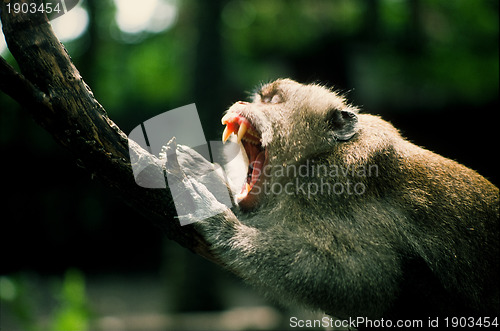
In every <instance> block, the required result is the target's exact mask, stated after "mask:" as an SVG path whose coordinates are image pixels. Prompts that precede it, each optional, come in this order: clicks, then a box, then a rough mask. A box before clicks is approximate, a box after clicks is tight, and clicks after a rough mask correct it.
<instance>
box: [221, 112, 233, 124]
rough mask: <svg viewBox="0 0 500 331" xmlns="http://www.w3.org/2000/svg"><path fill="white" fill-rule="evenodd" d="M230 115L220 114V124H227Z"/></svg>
mask: <svg viewBox="0 0 500 331" xmlns="http://www.w3.org/2000/svg"><path fill="white" fill-rule="evenodd" d="M232 117H233V115H231V114H226V115H224V116H222V118H221V120H220V121H221V122H222V124H227V123H228V122H229V119H230V118H232Z"/></svg>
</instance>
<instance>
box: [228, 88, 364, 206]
mask: <svg viewBox="0 0 500 331" xmlns="http://www.w3.org/2000/svg"><path fill="white" fill-rule="evenodd" d="M356 113H357V109H356V108H354V107H351V106H349V105H347V104H346V103H345V99H344V98H342V97H340V96H339V95H337V94H336V93H334V92H332V91H331V90H329V89H327V88H325V87H323V86H320V85H302V84H300V83H297V82H295V81H293V80H290V79H279V80H276V81H274V82H272V83H269V84H266V85H264V86H262V87H261V88H260V89H259V90H258V91H257V92H256V93H255V94H254V95H253V99H252V102H244V101H239V102H237V103H235V104H234V105H232V106H231V107H230V108H229V110H228V111H227V113H226V114H225V115H224V117H223V118H222V124H224V125H226V128H225V130H224V133H223V135H222V140H223V141H226V140H227V139H228V137H229V136H230V135H231V134H232V133H234V134H235V135H236V136H237V142H238V143H240V144H241V145H242V147H243V148H244V150H245V153H246V156H247V159H248V170H247V179H246V182H245V183H244V185H243V188H242V192H241V193H240V194H239V195H238V196H237V200H238V204H239V206H240V207H241V208H242V209H245V210H248V209H253V208H255V207H257V206H258V205H259V203H260V202H261V200H262V198H263V196H264V194H263V193H264V190H263V189H262V185H263V183H264V181H268V182H272V181H273V171H270V170H268V169H276V168H277V167H287V166H290V165H300V164H301V163H303V162H306V160H307V159H310V158H314V157H315V156H317V155H319V154H322V153H326V152H328V151H331V150H333V149H334V148H335V146H336V145H337V144H339V143H341V142H343V141H348V140H350V139H351V138H352V137H353V136H354V135H355V134H356V132H357V131H358V129H359V126H358V118H357V115H356Z"/></svg>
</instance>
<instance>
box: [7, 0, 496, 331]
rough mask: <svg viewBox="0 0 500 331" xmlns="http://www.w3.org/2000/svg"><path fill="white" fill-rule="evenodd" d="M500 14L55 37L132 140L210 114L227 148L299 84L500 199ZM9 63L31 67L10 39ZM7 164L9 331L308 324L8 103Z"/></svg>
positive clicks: (167, 8)
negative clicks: (370, 119)
mask: <svg viewBox="0 0 500 331" xmlns="http://www.w3.org/2000/svg"><path fill="white" fill-rule="evenodd" d="M498 6H499V3H498V0H453V1H447V0H332V1H323V0H296V1H286V0H255V1H243V0H227V1H226V0H225V1H222V0H211V1H203V0H198V1H196V0H178V1H175V0H147V1H146V0H144V1H128V0H114V1H112V0H84V1H80V3H79V4H78V6H77V7H76V8H74V9H72V10H71V11H70V12H68V14H66V15H64V16H62V17H60V18H58V19H56V20H54V21H52V24H53V27H54V30H55V31H56V34H57V35H58V36H59V38H60V39H61V40H62V41H63V43H64V45H65V46H66V48H67V49H68V51H69V53H70V54H71V56H72V59H73V61H74V63H75V64H76V66H77V67H78V69H79V70H80V73H81V75H82V76H83V78H84V80H85V81H86V82H87V83H88V84H89V85H90V87H91V88H92V90H93V92H94V95H95V96H96V98H97V99H98V100H99V102H100V103H101V104H102V105H103V106H104V107H105V108H106V110H107V112H108V114H109V116H110V117H111V118H112V119H113V120H114V121H115V122H116V123H117V124H118V125H119V126H120V127H121V128H122V129H123V130H124V131H125V132H126V133H129V132H130V131H131V130H132V129H133V128H134V127H135V126H137V125H138V124H139V123H141V122H143V121H144V120H146V119H149V118H150V117H153V116H155V115H158V114H160V113H163V112H165V111H167V110H170V109H174V108H177V107H180V106H183V105H186V104H190V103H193V102H194V103H196V105H197V109H198V111H199V114H200V118H201V120H202V125H203V128H204V133H205V136H206V138H207V141H209V140H218V139H220V134H221V132H222V129H223V128H222V126H221V125H220V117H221V114H222V113H223V111H224V110H225V109H226V108H227V107H228V106H230V105H231V104H232V103H233V102H235V101H237V100H245V99H247V98H248V95H249V93H250V92H252V91H253V89H254V88H255V87H256V86H258V85H259V84H261V83H265V82H268V81H271V80H273V79H276V78H279V77H290V78H293V79H295V80H298V81H300V82H304V83H309V82H320V83H324V84H327V85H329V86H334V87H335V88H336V89H337V90H338V91H340V92H342V93H344V94H345V95H346V96H347V98H348V99H349V100H350V101H351V102H352V103H354V104H356V105H359V106H361V108H362V109H363V112H367V113H371V114H378V115H381V116H382V117H383V118H385V119H387V120H390V121H391V122H392V123H393V124H394V125H395V126H396V127H398V128H399V129H401V131H402V133H403V134H404V135H405V136H406V137H408V138H409V139H410V140H411V141H413V142H415V143H417V144H419V145H422V146H425V147H426V148H428V149H431V150H433V151H436V152H438V153H440V154H442V155H444V156H447V157H450V158H452V159H455V160H457V161H459V162H461V163H464V164H465V165H467V166H469V167H471V168H473V169H475V170H478V171H479V172H480V173H481V174H482V175H484V176H486V177H487V178H489V179H490V180H491V181H492V182H493V183H495V184H497V185H498V179H499V177H498V172H497V169H498V166H497V165H496V161H495V154H496V153H495V152H496V149H497V148H496V147H497V146H496V145H497V140H496V139H497V132H498V121H497V120H498V106H499V104H498V92H499V90H498V88H499V86H498V78H499V70H498V63H499V62H498V60H499V58H498V29H499V22H498V9H499V8H498ZM0 52H1V54H2V56H3V57H4V58H6V59H7V60H8V61H9V62H11V63H13V64H14V63H15V62H14V60H13V59H12V57H11V56H10V54H9V52H8V50H7V49H6V48H5V42H4V40H3V36H2V37H1V38H0ZM0 146H1V149H2V162H1V171H2V174H3V179H2V188H3V191H4V194H3V196H2V213H3V215H2V222H1V231H0V249H1V252H2V255H1V263H0V313H1V314H0V329H5V330H166V329H176V330H181V329H196V328H198V329H205V330H206V329H219V330H221V329H231V330H236V329H245V328H246V329H259V328H262V329H278V328H287V325H288V318H289V317H290V316H292V315H293V314H296V315H294V316H298V317H299V318H305V317H304V316H307V312H304V311H302V310H287V309H283V308H281V307H277V306H274V305H273V304H272V303H269V302H267V301H265V300H264V299H263V298H262V297H261V296H259V295H258V294H257V293H255V292H254V291H253V290H251V289H248V288H247V287H245V286H244V285H242V284H241V283H240V282H239V281H238V280H236V279H235V278H234V277H233V276H232V275H229V274H227V273H225V272H224V271H222V270H220V269H219V268H218V267H216V266H213V265H211V264H210V263H208V262H206V261H204V260H203V259H202V258H200V257H197V256H195V255H194V254H192V253H190V252H189V251H187V250H185V249H183V248H180V247H178V246H177V245H176V244H175V243H173V242H169V241H168V240H166V238H165V236H164V234H162V233H161V232H160V231H158V230H157V229H156V228H154V227H153V225H152V224H151V223H149V222H148V220H145V219H143V217H142V216H140V215H138V214H136V213H135V212H134V210H131V209H130V208H129V207H128V206H127V205H126V204H125V203H123V202H122V201H120V200H119V199H118V198H116V197H114V196H112V195H110V194H109V191H108V190H107V189H106V188H105V187H103V186H102V185H100V184H99V183H98V182H95V181H93V180H92V179H91V175H90V174H89V173H87V172H85V170H83V169H81V168H80V167H79V165H78V163H77V162H76V161H75V158H74V157H73V156H72V155H71V154H70V153H68V151H66V150H64V149H63V148H61V147H60V146H59V145H57V144H56V143H55V142H53V140H52V138H51V136H50V135H49V134H48V133H46V132H45V131H44V130H43V129H41V128H40V127H38V126H37V125H36V124H35V123H34V122H33V120H32V119H31V118H30V116H29V115H27V114H26V112H25V111H23V110H22V109H20V107H19V106H18V105H17V104H16V103H14V102H13V101H12V100H10V99H9V97H7V96H6V95H5V94H2V93H0ZM172 221H174V220H172ZM231 323H233V324H231Z"/></svg>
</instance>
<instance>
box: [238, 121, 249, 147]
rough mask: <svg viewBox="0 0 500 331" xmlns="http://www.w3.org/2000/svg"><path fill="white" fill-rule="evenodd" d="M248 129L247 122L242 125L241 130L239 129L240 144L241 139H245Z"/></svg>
mask: <svg viewBox="0 0 500 331" xmlns="http://www.w3.org/2000/svg"><path fill="white" fill-rule="evenodd" d="M247 129H248V126H247V125H246V123H245V122H243V123H241V124H240V128H239V129H238V139H236V141H237V142H238V143H240V142H241V138H243V136H244V135H245V133H246V132H247Z"/></svg>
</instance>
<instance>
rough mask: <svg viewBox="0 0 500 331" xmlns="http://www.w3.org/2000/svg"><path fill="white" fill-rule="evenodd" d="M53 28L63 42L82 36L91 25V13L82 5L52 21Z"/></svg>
mask: <svg viewBox="0 0 500 331" xmlns="http://www.w3.org/2000/svg"><path fill="white" fill-rule="evenodd" d="M51 24H52V29H54V32H55V34H56V36H57V37H58V38H59V40H61V41H62V42H65V41H71V40H74V39H77V38H78V37H80V36H81V35H82V34H83V33H84V32H85V31H86V30H87V27H88V25H89V15H88V13H87V10H85V9H84V8H83V7H81V6H80V5H77V6H76V7H75V8H73V9H72V10H70V11H68V13H66V14H64V15H62V16H60V17H58V18H56V19H54V20H53V21H51Z"/></svg>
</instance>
